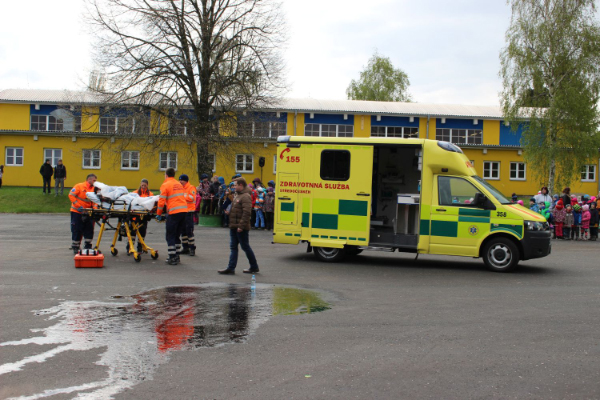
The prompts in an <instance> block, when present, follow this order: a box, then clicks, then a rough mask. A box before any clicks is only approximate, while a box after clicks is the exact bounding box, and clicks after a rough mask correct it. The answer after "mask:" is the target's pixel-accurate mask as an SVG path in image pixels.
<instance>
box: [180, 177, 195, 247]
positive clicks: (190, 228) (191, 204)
mask: <svg viewBox="0 0 600 400" xmlns="http://www.w3.org/2000/svg"><path fill="white" fill-rule="evenodd" d="M189 181H190V178H189V177H188V176H187V175H186V174H183V175H181V176H180V177H179V183H181V186H182V187H183V191H184V192H185V201H186V203H187V207H188V209H187V214H186V216H185V227H184V229H183V231H181V242H182V245H183V249H182V250H181V254H189V255H190V256H195V255H196V240H195V239H194V212H196V187H194V185H190V183H189Z"/></svg>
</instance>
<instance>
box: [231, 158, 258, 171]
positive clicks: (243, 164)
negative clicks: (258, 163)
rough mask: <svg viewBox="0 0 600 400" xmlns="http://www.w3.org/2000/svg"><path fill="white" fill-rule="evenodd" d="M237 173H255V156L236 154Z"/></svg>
mask: <svg viewBox="0 0 600 400" xmlns="http://www.w3.org/2000/svg"><path fill="white" fill-rule="evenodd" d="M235 161H236V162H235V172H238V173H243V172H246V173H250V172H254V156H253V155H252V154H236V156H235Z"/></svg>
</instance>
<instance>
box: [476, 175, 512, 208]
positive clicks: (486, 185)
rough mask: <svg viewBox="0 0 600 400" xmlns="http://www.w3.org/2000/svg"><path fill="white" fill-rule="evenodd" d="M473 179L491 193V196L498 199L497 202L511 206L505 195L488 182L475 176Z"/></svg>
mask: <svg viewBox="0 0 600 400" xmlns="http://www.w3.org/2000/svg"><path fill="white" fill-rule="evenodd" d="M472 178H473V179H475V180H476V181H477V182H478V183H479V184H481V186H483V187H484V188H486V189H487V191H488V192H490V194H491V195H492V196H494V197H495V198H496V200H498V201H499V202H500V204H510V200H508V199H507V198H506V197H504V195H502V193H500V192H499V191H498V190H496V188H495V187H493V186H492V185H490V184H489V183H487V181H485V180H483V179H482V178H480V177H478V176H473V177H472Z"/></svg>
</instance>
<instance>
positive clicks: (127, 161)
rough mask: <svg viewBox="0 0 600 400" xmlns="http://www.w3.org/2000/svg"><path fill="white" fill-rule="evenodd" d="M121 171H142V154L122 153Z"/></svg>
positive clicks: (134, 152)
mask: <svg viewBox="0 0 600 400" xmlns="http://www.w3.org/2000/svg"><path fill="white" fill-rule="evenodd" d="M121 169H136V170H137V169H140V152H139V151H123V152H121Z"/></svg>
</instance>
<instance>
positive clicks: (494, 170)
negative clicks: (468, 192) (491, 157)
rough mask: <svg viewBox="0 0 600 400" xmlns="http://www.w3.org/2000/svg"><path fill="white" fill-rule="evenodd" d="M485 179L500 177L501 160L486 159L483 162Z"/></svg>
mask: <svg viewBox="0 0 600 400" xmlns="http://www.w3.org/2000/svg"><path fill="white" fill-rule="evenodd" d="M483 179H495V180H497V179H500V162H498V161H484V162H483Z"/></svg>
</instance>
